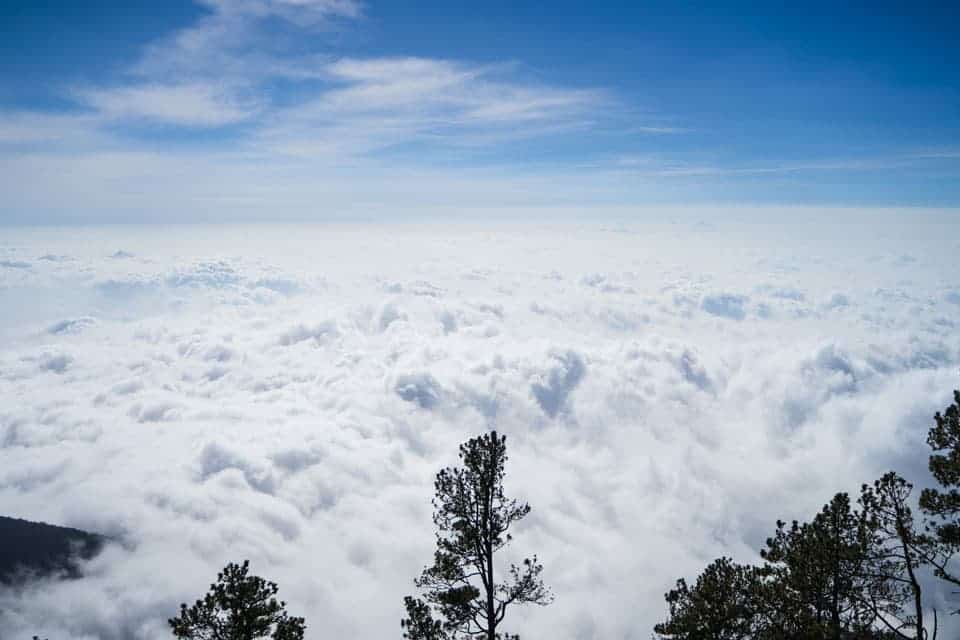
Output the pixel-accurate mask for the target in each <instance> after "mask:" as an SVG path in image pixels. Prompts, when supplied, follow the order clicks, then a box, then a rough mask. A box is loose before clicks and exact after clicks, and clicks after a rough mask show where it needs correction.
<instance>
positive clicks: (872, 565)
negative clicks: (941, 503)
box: [859, 471, 940, 640]
mask: <svg viewBox="0 0 960 640" xmlns="http://www.w3.org/2000/svg"><path fill="white" fill-rule="evenodd" d="M912 492H913V485H911V484H910V483H909V482H907V481H906V480H904V479H903V478H901V477H900V476H899V475H897V474H896V473H895V472H893V471H890V472H889V473H886V474H884V476H883V477H882V478H880V479H879V480H877V481H876V482H874V483H873V486H869V485H863V487H862V489H861V492H860V500H859V503H860V505H861V507H862V508H863V512H864V514H865V515H866V517H867V518H868V520H869V522H870V529H871V531H872V533H873V538H872V540H871V545H870V549H869V553H868V557H867V562H866V567H865V569H864V574H865V576H866V578H867V580H866V582H865V583H864V585H863V590H862V592H861V593H860V596H861V599H862V600H863V602H864V603H865V604H866V605H867V606H868V607H870V608H871V610H872V611H873V613H874V614H875V615H876V618H877V620H878V621H879V622H880V624H881V625H882V626H883V627H885V628H887V629H888V630H889V631H890V632H891V633H892V634H893V635H894V636H895V637H897V638H901V639H903V640H913V639H916V640H924V639H926V638H928V633H927V630H926V628H925V626H924V613H925V611H924V603H923V587H922V584H921V581H920V575H921V571H922V570H923V568H924V566H925V565H928V564H936V563H937V560H938V557H939V556H938V554H939V549H940V546H939V545H938V544H937V543H936V541H934V540H931V539H930V538H929V537H927V536H925V535H923V533H922V532H920V531H918V530H917V528H916V524H915V522H914V518H913V511H912V509H911V508H910V495H911V493H912ZM933 616H934V617H933V636H932V638H933V639H935V638H936V628H937V625H936V610H933Z"/></svg>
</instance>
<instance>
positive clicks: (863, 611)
mask: <svg viewBox="0 0 960 640" xmlns="http://www.w3.org/2000/svg"><path fill="white" fill-rule="evenodd" d="M870 535H871V534H870V528H869V525H868V522H867V520H866V518H864V517H863V515H862V514H860V513H858V512H856V511H853V510H851V508H850V497H849V496H848V495H847V494H845V493H838V494H837V495H836V496H834V498H833V500H831V501H830V503H829V504H827V505H825V506H824V507H823V509H822V510H821V511H820V513H818V514H817V516H816V517H815V518H814V519H813V521H812V522H810V523H805V524H802V525H801V524H798V523H797V522H794V523H793V524H792V525H791V526H790V527H787V526H786V525H785V524H784V523H783V522H778V523H777V531H776V533H775V534H774V536H773V537H772V538H770V539H768V540H767V548H766V549H764V550H763V551H761V556H762V557H763V558H764V559H765V560H766V561H767V571H768V572H769V573H770V574H771V576H772V577H773V579H774V581H775V583H776V585H777V587H778V589H779V591H778V596H779V597H780V598H781V602H782V612H783V623H784V627H785V630H786V631H789V632H798V631H800V630H810V629H817V630H820V629H822V630H824V633H825V634H826V635H825V637H829V638H837V639H839V638H841V637H843V635H844V634H848V633H855V632H860V631H864V630H868V629H869V628H870V626H871V625H872V623H873V621H874V615H873V614H872V612H871V611H870V610H869V608H868V607H865V606H864V604H863V602H862V600H861V599H860V598H859V597H858V596H859V593H860V590H861V589H862V588H863V568H864V565H865V562H866V559H867V554H868V549H869V544H870Z"/></svg>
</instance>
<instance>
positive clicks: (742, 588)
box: [654, 558, 761, 640]
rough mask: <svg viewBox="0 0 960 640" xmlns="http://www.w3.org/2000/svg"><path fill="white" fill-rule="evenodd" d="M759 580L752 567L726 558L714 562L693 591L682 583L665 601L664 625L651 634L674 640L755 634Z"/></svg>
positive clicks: (720, 639) (733, 639) (732, 639)
mask: <svg viewBox="0 0 960 640" xmlns="http://www.w3.org/2000/svg"><path fill="white" fill-rule="evenodd" d="M760 584H761V578H760V575H759V573H758V571H757V569H756V568H755V567H746V566H743V565H739V564H736V563H734V562H733V561H732V560H730V559H729V558H720V559H718V560H714V561H713V563H712V564H711V565H710V566H708V567H707V568H706V569H705V570H704V572H703V573H702V574H700V576H699V577H698V578H697V582H696V584H694V586H693V588H691V587H689V586H688V585H687V582H686V580H684V579H683V578H680V579H679V580H677V586H676V588H675V589H673V590H672V591H669V592H668V593H667V594H666V596H665V598H666V600H667V606H668V607H669V609H670V618H669V620H668V621H667V622H664V623H661V624H658V625H657V626H656V627H654V632H656V633H657V634H659V635H660V636H662V637H664V638H671V639H675V640H741V639H747V638H753V637H754V636H755V633H756V631H757V624H758V621H759V616H758V611H757V607H758V603H759V602H760V599H759V598H758V597H757V591H758V589H759V588H760Z"/></svg>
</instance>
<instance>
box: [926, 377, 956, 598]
mask: <svg viewBox="0 0 960 640" xmlns="http://www.w3.org/2000/svg"><path fill="white" fill-rule="evenodd" d="M933 419H934V422H935V424H934V426H933V427H932V428H931V429H930V432H929V433H928V434H927V444H929V445H930V447H931V448H932V449H933V454H931V455H930V461H929V467H930V472H931V473H932V474H933V477H934V478H935V479H936V480H937V482H938V483H940V486H941V487H942V489H934V488H929V489H924V490H923V491H922V492H921V493H920V509H921V510H922V511H923V513H924V514H925V515H926V516H927V528H928V529H929V530H930V532H931V533H932V535H933V536H934V538H935V540H936V542H937V543H939V545H940V554H939V555H940V558H939V561H938V562H934V563H933V564H934V568H935V569H934V572H935V573H936V575H937V576H938V577H940V578H942V579H943V580H946V581H947V582H950V583H952V584H954V585H957V586H960V575H958V573H957V571H956V569H954V568H952V567H949V566H948V565H949V563H950V560H951V558H952V557H953V555H954V554H956V553H957V551H958V550H960V391H954V392H953V404H951V405H950V406H948V407H947V408H946V409H945V410H944V412H943V413H942V414H941V413H939V412H938V413H937V414H936V415H935V416H934V417H933Z"/></svg>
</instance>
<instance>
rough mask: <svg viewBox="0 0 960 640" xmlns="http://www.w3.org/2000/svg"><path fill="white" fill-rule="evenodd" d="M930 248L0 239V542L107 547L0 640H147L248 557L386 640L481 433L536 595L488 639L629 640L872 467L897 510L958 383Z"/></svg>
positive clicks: (771, 239) (285, 233) (795, 242)
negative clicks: (899, 490)
mask: <svg viewBox="0 0 960 640" xmlns="http://www.w3.org/2000/svg"><path fill="white" fill-rule="evenodd" d="M854 231H856V233H855V234H854V233H853V232H854ZM853 237H856V244H855V245H851V244H850V243H849V242H847V239H850V238H853ZM950 237H955V235H951V234H950V233H949V229H948V228H945V227H944V226H942V225H939V226H938V225H936V224H933V223H930V222H927V223H917V222H916V221H915V220H908V219H900V220H891V219H889V218H888V219H886V220H885V221H879V218H878V221H877V222H876V223H875V224H873V225H872V226H869V227H865V226H862V225H857V226H853V225H851V226H849V227H845V226H844V225H843V224H842V223H838V222H835V223H834V224H833V225H832V226H830V227H816V226H813V225H806V224H805V225H801V224H796V225H794V226H791V227H788V228H780V229H774V228H770V227H769V226H767V225H762V224H744V223H741V224H732V223H729V224H727V223H719V222H718V223H713V224H710V225H703V224H699V225H690V224H686V223H678V224H647V225H639V226H638V225H634V226H624V227H622V228H620V227H618V228H611V229H601V228H598V227H588V228H584V227H572V226H569V227H563V226H550V227H546V226H544V227H533V226H530V227H502V228H500V229H495V228H484V229H481V228H470V227H465V226H462V227H451V228H446V229H445V228H438V227H434V228H418V227H412V226H405V227H377V226H365V227H363V226H356V227H348V226H323V227H309V226H259V227H210V228H207V227H191V228H178V227H170V228H167V229H165V231H164V232H163V233H162V234H160V233H157V232H156V230H155V229H145V228H137V227H130V228H114V229H109V230H104V229H73V230H69V231H60V230H55V229H47V230H41V229H35V230H20V231H16V230H14V231H11V232H10V233H6V234H5V235H4V237H3V240H2V244H0V306H2V307H3V308H4V309H9V310H10V313H7V314H4V317H3V318H0V397H3V398H5V399H6V401H5V403H4V404H3V405H2V406H0V512H3V513H4V514H6V515H12V516H18V517H24V518H31V519H39V520H46V521H50V522H55V523H59V524H64V525H68V526H74V527H79V528H84V529H88V530H94V531H98V532H102V533H105V534H108V535H112V536H115V537H116V538H117V540H118V541H119V543H118V544H116V545H113V546H112V547H111V548H110V549H109V550H108V551H107V552H105V553H104V554H103V555H101V556H100V557H99V558H97V559H96V560H94V561H93V562H91V563H90V564H89V565H88V566H87V567H86V571H87V574H88V577H87V578H85V579H84V580H83V581H82V582H64V583H41V584H35V585H32V586H30V587H28V588H26V589H24V590H22V591H5V592H2V593H0V627H2V628H3V629H5V630H10V631H11V633H12V634H13V635H14V636H17V637H19V636H25V637H30V636H31V635H32V634H34V633H38V634H41V635H42V636H49V637H51V638H58V639H64V640H67V639H71V638H104V639H113V638H116V639H119V638H143V639H152V638H161V637H165V634H166V629H165V622H164V621H165V619H166V618H167V617H168V616H169V615H170V614H172V613H173V612H175V610H176V607H177V604H178V603H179V602H180V601H183V600H189V599H192V598H194V597H197V596H199V595H200V592H201V591H202V589H203V588H204V587H205V585H207V584H208V583H209V581H210V580H211V579H212V577H213V576H214V575H215V574H216V571H217V570H218V569H219V568H221V567H222V565H223V564H225V563H226V562H227V561H230V560H238V559H243V558H249V559H250V560H251V562H252V566H253V569H254V571H256V572H257V573H260V574H262V575H265V576H267V577H270V578H271V579H274V580H276V581H277V582H278V583H279V584H280V586H281V594H282V595H283V597H284V598H285V599H286V600H287V601H288V602H289V605H290V609H291V611H292V612H294V613H295V614H297V615H305V616H306V617H307V621H308V624H311V623H312V629H311V631H312V632H313V633H314V635H311V636H310V637H312V638H323V637H353V638H380V637H392V636H396V635H398V631H399V625H398V621H399V618H400V617H401V614H402V611H401V604H402V596H403V595H405V594H408V593H410V592H411V591H412V584H411V579H412V578H413V577H414V576H415V575H416V574H417V573H418V572H419V569H420V568H421V567H422V565H423V564H425V563H426V562H428V561H429V559H430V556H431V551H432V547H431V545H432V527H431V522H430V497H431V492H432V476H433V474H434V473H436V471H438V470H439V469H440V468H441V467H442V466H445V465H449V464H452V463H454V462H455V461H456V450H457V445H458V444H459V443H460V442H461V441H463V440H465V439H466V438H468V437H471V436H473V435H475V434H477V433H480V432H482V431H483V430H485V429H488V428H496V429H498V430H500V431H502V432H504V433H506V434H507V435H508V437H509V447H510V456H511V461H510V463H509V469H508V471H509V477H508V483H509V487H508V488H509V490H510V491H511V493H513V494H515V495H517V496H518V497H521V498H522V499H526V500H529V501H530V503H531V504H532V506H533V512H532V513H531V515H530V517H529V518H528V519H527V520H526V521H525V522H524V523H523V526H522V527H521V529H520V530H518V531H517V536H516V543H515V547H516V552H517V553H523V552H536V553H537V554H538V555H539V557H540V558H541V559H542V560H543V562H544V564H545V566H546V570H545V577H546V579H547V581H548V583H549V584H551V586H552V587H553V589H554V591H555V593H556V594H557V603H556V604H555V605H554V606H553V607H551V608H549V609H545V610H537V611H531V612H526V613H521V612H519V611H518V612H516V617H514V618H513V619H512V620H511V628H512V630H514V631H517V632H520V633H521V634H523V635H525V636H529V637H552V636H556V635H558V634H561V633H562V634H563V635H569V636H570V637H572V638H577V639H580V640H589V639H591V638H596V639H599V638H610V637H622V638H637V639H640V638H644V639H645V638H648V637H649V633H650V629H651V627H652V625H653V623H654V622H656V621H657V620H659V619H660V618H661V617H662V616H663V614H664V608H663V604H662V593H663V591H664V590H666V589H667V588H668V587H669V586H670V585H671V584H672V581H673V580H674V579H675V578H677V577H679V576H681V575H688V576H689V575H692V574H694V573H696V572H697V571H698V570H699V569H700V568H701V567H702V565H704V564H705V563H706V562H708V561H709V560H711V559H712V558H714V557H716V556H719V555H721V554H727V555H732V556H734V557H735V558H737V559H739V560H742V561H751V560H755V559H756V551H757V549H758V548H759V547H760V546H761V544H762V541H763V539H764V538H765V537H766V536H767V535H769V533H770V531H771V529H772V524H773V522H774V521H775V520H776V519H777V518H784V519H790V518H806V517H809V516H810V515H812V514H813V513H814V510H815V509H816V508H817V507H818V506H819V505H820V504H822V503H823V502H824V501H826V500H827V499H828V498H829V497H830V496H831V494H832V493H833V492H834V491H837V490H856V489H857V487H858V486H859V484H860V483H861V482H864V481H869V480H872V479H873V478H875V477H877V476H878V475H879V474H880V473H882V472H883V471H886V470H887V469H889V468H895V469H898V470H900V471H902V472H903V473H905V474H906V475H907V476H908V478H910V479H912V480H915V481H919V482H923V481H924V480H925V478H926V474H925V470H924V467H925V455H926V447H925V444H924V437H925V433H926V430H927V428H928V427H929V425H930V421H931V415H932V413H933V411H935V410H937V409H942V407H943V406H944V404H945V402H946V401H947V399H948V397H949V396H948V394H949V391H950V389H952V388H954V387H956V386H957V382H958V381H957V375H956V374H957V365H958V362H960V352H958V350H960V345H958V343H957V340H956V318H957V311H958V310H960V307H958V304H957V300H958V299H960V280H958V279H957V275H956V273H955V270H954V269H952V268H951V266H952V265H949V264H946V263H944V262H943V261H941V260H939V259H938V256H942V255H945V253H949V251H951V250H953V251H955V250H956V248H957V247H955V246H953V247H948V246H945V245H944V242H947V243H948V244H949V242H950V241H949V240H944V238H950ZM321 630H322V632H321Z"/></svg>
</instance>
